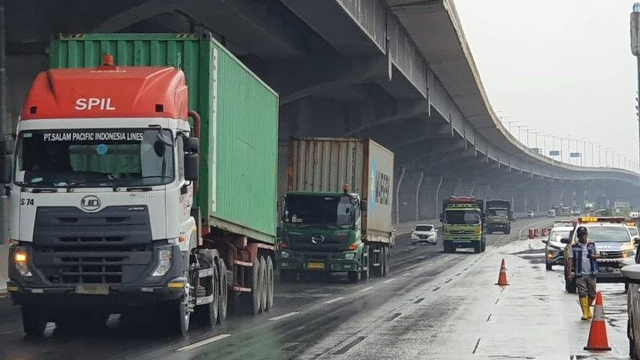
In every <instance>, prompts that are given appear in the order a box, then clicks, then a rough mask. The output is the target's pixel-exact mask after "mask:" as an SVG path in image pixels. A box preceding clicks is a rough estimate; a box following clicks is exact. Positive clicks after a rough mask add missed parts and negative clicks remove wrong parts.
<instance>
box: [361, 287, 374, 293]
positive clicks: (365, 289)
mask: <svg viewBox="0 0 640 360" xmlns="http://www.w3.org/2000/svg"><path fill="white" fill-rule="evenodd" d="M371 289H373V286H369V287H366V288H364V289H361V290H360V292H365V291H369V290H371Z"/></svg>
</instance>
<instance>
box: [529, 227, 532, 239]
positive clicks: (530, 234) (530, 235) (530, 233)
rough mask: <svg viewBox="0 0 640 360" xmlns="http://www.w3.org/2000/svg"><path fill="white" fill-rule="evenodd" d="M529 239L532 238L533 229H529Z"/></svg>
mask: <svg viewBox="0 0 640 360" xmlns="http://www.w3.org/2000/svg"><path fill="white" fill-rule="evenodd" d="M529 239H533V229H529Z"/></svg>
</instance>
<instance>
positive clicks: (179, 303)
mask: <svg viewBox="0 0 640 360" xmlns="http://www.w3.org/2000/svg"><path fill="white" fill-rule="evenodd" d="M189 298H190V296H188V295H183V296H182V297H181V298H180V299H178V300H173V301H170V302H168V303H167V313H168V314H170V315H169V316H170V318H169V331H171V332H172V333H175V334H176V335H183V336H184V335H186V334H187V331H189V323H190V320H191V313H190V311H189V301H190V299H189Z"/></svg>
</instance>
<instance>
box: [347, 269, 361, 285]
mask: <svg viewBox="0 0 640 360" xmlns="http://www.w3.org/2000/svg"><path fill="white" fill-rule="evenodd" d="M347 279H348V280H349V282H350V283H352V284H354V283H357V282H359V281H360V271H347Z"/></svg>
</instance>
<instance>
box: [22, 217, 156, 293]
mask: <svg viewBox="0 0 640 360" xmlns="http://www.w3.org/2000/svg"><path fill="white" fill-rule="evenodd" d="M32 259H33V264H34V265H35V267H36V268H37V269H38V270H39V271H40V272H41V273H42V274H43V275H44V277H45V278H46V279H47V280H48V281H49V282H51V283H52V284H61V285H64V284H130V283H135V282H138V281H141V280H143V279H142V278H144V277H145V276H146V274H147V273H148V272H149V270H148V268H149V267H150V266H151V265H152V262H153V247H152V244H151V226H150V223H149V213H148V209H147V207H146V206H136V207H130V206H115V207H107V208H105V209H103V210H101V211H99V212H96V213H85V212H83V211H81V210H80V209H77V208H74V207H41V208H39V209H38V211H37V213H36V222H35V228H34V241H33V255H32Z"/></svg>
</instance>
